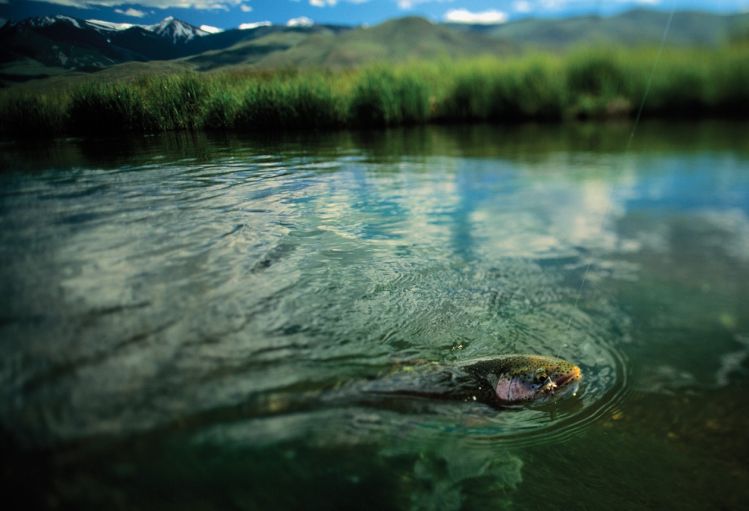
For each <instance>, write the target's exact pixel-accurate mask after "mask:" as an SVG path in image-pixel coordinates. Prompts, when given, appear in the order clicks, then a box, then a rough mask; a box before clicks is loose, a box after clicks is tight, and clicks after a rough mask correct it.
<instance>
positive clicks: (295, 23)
mask: <svg viewBox="0 0 749 511" xmlns="http://www.w3.org/2000/svg"><path fill="white" fill-rule="evenodd" d="M314 24H315V22H314V21H312V20H311V19H310V18H308V17H307V16H299V17H298V18H291V19H290V20H289V21H287V22H286V26H288V27H311V26H312V25H314Z"/></svg>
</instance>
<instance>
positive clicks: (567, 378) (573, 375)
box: [554, 366, 583, 387]
mask: <svg viewBox="0 0 749 511" xmlns="http://www.w3.org/2000/svg"><path fill="white" fill-rule="evenodd" d="M582 376H583V375H582V371H580V368H579V367H577V366H575V367H574V369H572V371H570V372H569V373H567V374H565V375H564V376H561V377H560V378H558V379H557V381H555V382H554V383H556V385H557V387H563V386H565V385H567V384H568V383H571V382H573V381H578V380H579V379H580V378H582Z"/></svg>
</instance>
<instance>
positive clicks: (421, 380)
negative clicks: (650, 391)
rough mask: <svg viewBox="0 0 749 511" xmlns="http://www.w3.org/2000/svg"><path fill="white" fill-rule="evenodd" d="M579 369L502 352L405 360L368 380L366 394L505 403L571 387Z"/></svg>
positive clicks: (576, 381)
mask: <svg viewBox="0 0 749 511" xmlns="http://www.w3.org/2000/svg"><path fill="white" fill-rule="evenodd" d="M581 379H582V371H581V370H580V368H579V367H578V366H576V365H575V364H573V363H571V362H568V361H566V360H563V359H560V358H555V357H549V356H543V355H521V354H517V355H504V356H499V357H494V358H485V359H478V360H469V361H465V362H461V363H458V364H455V365H443V364H436V363H421V364H411V365H405V366H401V367H399V368H398V369H397V370H395V371H393V372H391V373H390V374H388V375H385V376H384V377H382V378H378V379H377V380H375V381H371V382H370V383H369V385H367V386H366V388H365V389H362V390H364V391H365V392H367V393H370V394H379V395H383V394H384V395H402V396H415V397H425V398H436V399H450V400H464V401H480V402H483V403H486V404H489V405H493V406H500V407H501V406H511V405H518V404H523V403H530V402H535V401H543V400H547V399H549V398H550V397H553V396H562V395H567V394H570V393H574V392H576V390H577V388H578V385H579V383H580V380H581Z"/></svg>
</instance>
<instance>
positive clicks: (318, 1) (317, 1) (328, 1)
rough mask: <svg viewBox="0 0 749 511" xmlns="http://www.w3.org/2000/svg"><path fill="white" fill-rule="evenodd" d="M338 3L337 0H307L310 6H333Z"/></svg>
mask: <svg viewBox="0 0 749 511" xmlns="http://www.w3.org/2000/svg"><path fill="white" fill-rule="evenodd" d="M337 3H338V0H309V4H310V5H311V6H312V7H325V6H326V5H329V6H331V7H332V6H334V5H335V4H337Z"/></svg>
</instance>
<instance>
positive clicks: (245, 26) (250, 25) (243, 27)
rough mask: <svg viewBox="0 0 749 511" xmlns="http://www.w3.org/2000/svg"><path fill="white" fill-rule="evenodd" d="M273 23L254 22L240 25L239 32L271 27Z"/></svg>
mask: <svg viewBox="0 0 749 511" xmlns="http://www.w3.org/2000/svg"><path fill="white" fill-rule="evenodd" d="M272 24H273V23H271V22H270V21H253V22H252V23H242V24H241V25H239V30H252V29H253V28H258V27H269V26H271V25H272Z"/></svg>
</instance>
